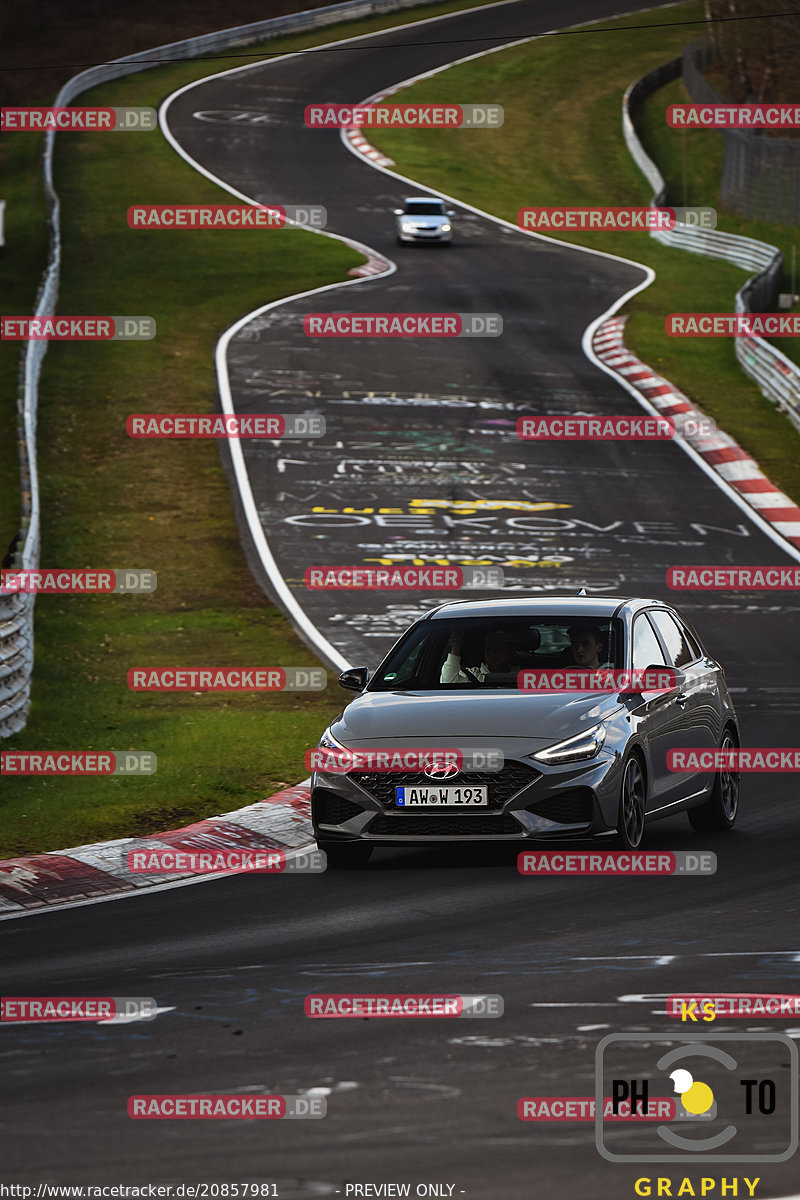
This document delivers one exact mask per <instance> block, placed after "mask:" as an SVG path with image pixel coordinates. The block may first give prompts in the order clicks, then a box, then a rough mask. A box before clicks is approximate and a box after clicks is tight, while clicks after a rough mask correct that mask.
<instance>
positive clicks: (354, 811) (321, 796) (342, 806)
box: [311, 789, 364, 825]
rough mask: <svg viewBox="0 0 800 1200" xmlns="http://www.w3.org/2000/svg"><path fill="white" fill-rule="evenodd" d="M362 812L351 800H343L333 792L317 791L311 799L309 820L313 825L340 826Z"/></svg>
mask: <svg viewBox="0 0 800 1200" xmlns="http://www.w3.org/2000/svg"><path fill="white" fill-rule="evenodd" d="M363 811H364V810H363V808H359V806H358V805H357V804H353V801H352V800H345V798H344V797H343V796H337V795H336V793H335V792H325V791H322V790H321V789H317V790H316V791H315V792H314V794H313V795H312V797H311V820H312V822H313V823H314V825H342V824H343V823H344V822H345V821H349V820H350V818H351V817H357V816H358V815H359V813H362V812H363Z"/></svg>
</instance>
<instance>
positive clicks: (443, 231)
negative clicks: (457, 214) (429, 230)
mask: <svg viewBox="0 0 800 1200" xmlns="http://www.w3.org/2000/svg"><path fill="white" fill-rule="evenodd" d="M441 229H442V233H449V232H450V226H449V225H442V227H441Z"/></svg>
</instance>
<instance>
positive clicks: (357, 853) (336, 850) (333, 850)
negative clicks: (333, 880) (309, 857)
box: [317, 841, 374, 870]
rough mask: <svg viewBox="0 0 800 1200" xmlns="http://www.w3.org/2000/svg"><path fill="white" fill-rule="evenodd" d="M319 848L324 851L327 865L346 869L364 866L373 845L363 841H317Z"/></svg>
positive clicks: (369, 856) (370, 854)
mask: <svg viewBox="0 0 800 1200" xmlns="http://www.w3.org/2000/svg"><path fill="white" fill-rule="evenodd" d="M317 846H318V847H319V849H320V850H322V851H324V853H325V856H326V858H327V860H328V866H329V867H331V868H333V869H334V870H337V869H343V870H347V869H349V868H353V867H365V866H366V865H367V863H368V862H369V860H370V858H371V857H372V851H373V850H374V846H368V845H365V844H364V842H319V841H318V842H317Z"/></svg>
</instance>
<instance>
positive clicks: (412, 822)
mask: <svg viewBox="0 0 800 1200" xmlns="http://www.w3.org/2000/svg"><path fill="white" fill-rule="evenodd" d="M364 832H365V833H368V834H376V835H380V836H381V837H498V836H500V835H501V834H509V833H516V834H522V833H523V830H522V827H521V826H520V823H519V821H515V820H514V818H513V817H510V816H509V815H508V814H507V813H504V814H503V815H502V816H492V817H488V816H487V817H474V816H467V815H466V814H463V813H459V814H458V815H456V816H452V817H451V816H449V815H447V816H446V815H444V814H442V815H441V816H438V817H433V816H431V817H420V816H414V817H409V816H397V817H376V818H375V820H374V821H372V822H371V823H370V824H369V825H368V827H367V828H366V829H365V830H364Z"/></svg>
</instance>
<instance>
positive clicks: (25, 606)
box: [0, 0, 436, 738]
mask: <svg viewBox="0 0 800 1200" xmlns="http://www.w3.org/2000/svg"><path fill="white" fill-rule="evenodd" d="M435 3H436V0H345V3H343V4H330V5H327V6H326V7H325V8H317V9H307V10H305V11H304V12H299V13H290V14H288V15H287V16H283V17H269V18H267V19H265V20H263V21H253V22H251V24H249V25H237V26H235V27H233V28H231V29H222V30H219V31H217V32H216V33H207V34H202V35H201V36H200V37H194V38H186V39H184V40H183V41H180V42H170V43H168V44H167V45H165V46H157V47H155V48H154V49H151V50H141V51H139V52H138V53H136V54H130V55H126V57H125V58H117V59H114V60H113V61H111V62H108V63H103V64H102V65H101V66H98V67H90V68H89V70H87V71H81V72H80V73H79V74H78V75H74V76H73V77H72V79H68V80H67V82H66V83H65V84H64V86H63V87H62V88H61V90H60V92H59V93H58V95H57V96H56V98H55V100H54V101H53V105H54V106H55V107H60V106H67V105H70V104H72V102H73V101H74V100H75V98H76V97H77V96H79V95H80V94H81V93H82V92H86V91H88V90H89V88H93V87H96V86H97V85H98V84H101V83H108V82H110V81H111V80H113V79H121V78H122V77H123V76H125V75H132V74H134V73H135V72H137V71H148V70H151V69H152V68H153V67H158V66H163V65H165V64H166V63H169V62H171V61H172V60H174V59H190V58H200V57H202V55H203V54H207V53H209V52H211V51H214V50H225V49H228V48H230V47H231V46H247V45H252V44H253V43H255V42H260V41H265V40H272V39H273V38H277V37H282V36H283V35H284V34H286V33H302V32H304V31H305V30H311V29H319V28H322V27H324V26H326V25H335V24H337V23H338V22H341V21H350V20H354V19H356V18H358V17H368V16H376V15H380V14H381V13H389V12H397V11H399V10H401V9H406V8H423V7H425V6H427V5H430V4H435ZM142 136H144V135H142ZM54 138H55V132H54V131H53V130H48V131H47V133H45V141H44V151H43V156H42V158H43V179H44V192H45V199H46V203H47V210H48V224H49V226H50V246H49V256H48V263H47V267H46V269H45V272H44V275H43V277H42V281H41V283H40V285H39V293H38V295H37V297H36V306H35V309H34V312H35V315H36V316H37V317H40V316H51V315H53V314H54V313H55V310H56V302H57V300H58V282H59V271H60V266H61V232H60V223H59V200H58V195H57V193H56V190H55V187H54V186H53V145H54ZM46 352H47V342H46V341H32V342H27V343H26V344H25V347H24V350H23V353H22V358H21V367H20V376H21V379H20V390H19V401H18V423H19V443H20V479H21V491H22V504H21V530H20V537H19V543H20V545H21V547H22V548H21V549H20V550H17V551H16V552H15V553H14V555H13V556H12V558H11V561H10V563H9V565H10V566H12V567H14V568H20V567H22V568H25V569H30V568H33V567H37V566H38V565H39V535H40V525H39V486H38V479H37V474H36V411H37V404H38V384H39V374H40V372H41V368H42V359H43V358H44V356H45V354H46ZM34 600H35V597H34V596H33V595H29V596H0V738H2V737H10V736H11V735H12V734H14V733H18V732H19V731H20V729H22V728H24V726H25V722H26V720H27V716H28V710H29V707H30V689H31V676H32V673H33V607H34Z"/></svg>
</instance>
